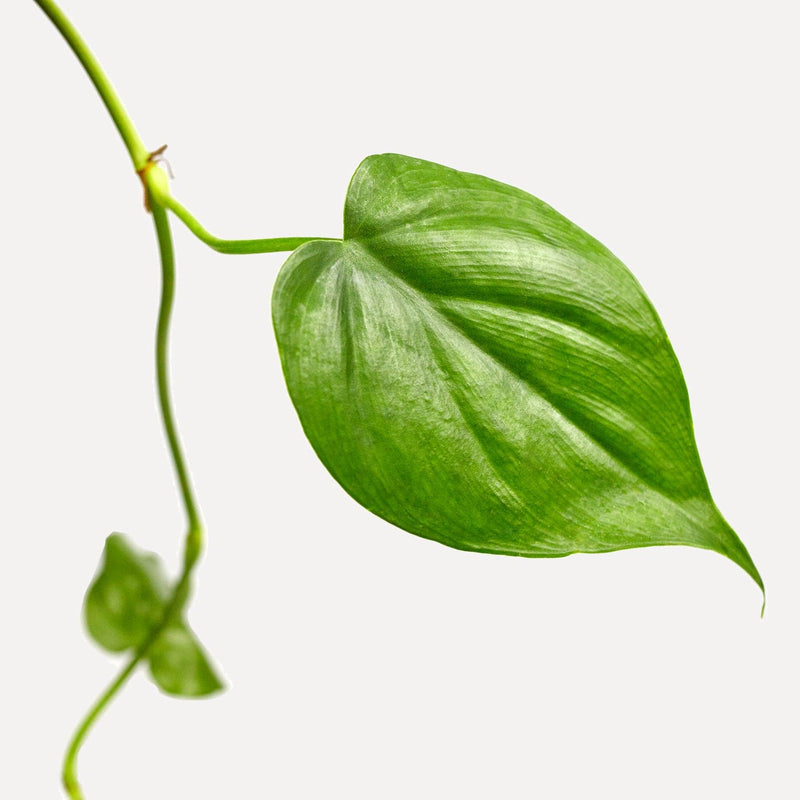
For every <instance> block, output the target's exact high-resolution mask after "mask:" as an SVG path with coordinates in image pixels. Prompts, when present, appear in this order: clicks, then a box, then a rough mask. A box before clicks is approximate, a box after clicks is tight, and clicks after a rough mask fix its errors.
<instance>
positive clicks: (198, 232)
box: [34, 0, 324, 253]
mask: <svg viewBox="0 0 800 800" xmlns="http://www.w3.org/2000/svg"><path fill="white" fill-rule="evenodd" d="M34 2H35V3H36V4H37V5H38V6H39V8H41V9H42V11H44V13H45V14H46V15H47V16H48V18H49V19H50V21H51V22H52V23H53V24H54V25H55V26H56V28H58V30H59V32H60V33H61V35H62V36H63V37H64V39H65V40H66V42H67V44H68V45H69V46H70V48H71V49H72V52H73V53H75V55H76V56H77V57H78V60H79V61H80V62H81V64H82V65H83V68H84V69H85V70H86V73H87V74H88V76H89V78H90V80H91V81H92V83H93V84H94V86H95V88H96V89H97V92H98V94H99V95H100V99H101V100H102V101H103V104H104V105H105V107H106V109H107V110H108V113H109V114H110V115H111V119H112V120H113V121H114V125H116V127H117V130H118V131H119V133H120V136H122V141H123V142H125V147H126V148H127V150H128V153H129V154H130V157H131V161H133V167H134V169H135V170H136V172H137V173H139V175H140V177H141V179H142V182H143V183H145V185H146V187H147V190H148V191H149V193H150V195H151V197H152V198H155V202H156V203H160V204H161V205H163V206H165V207H166V208H169V209H170V210H171V211H172V212H173V213H174V214H175V215H176V216H177V217H178V218H179V219H180V220H181V221H182V222H183V223H184V224H185V225H186V226H187V227H188V228H189V230H191V231H192V233H194V234H195V236H197V237H198V238H199V239H201V240H202V241H203V242H205V243H206V244H207V245H209V247H212V248H213V249H214V250H217V251H218V252H220V253H277V252H286V251H290V250H294V249H296V248H297V247H299V246H300V245H301V244H304V243H305V242H311V241H315V240H316V239H319V238H324V237H315V236H294V237H285V238H278V239H242V240H233V239H220V238H218V237H216V236H213V235H212V234H210V233H209V232H208V231H207V230H206V229H205V228H204V227H203V226H202V225H201V224H200V223H199V222H198V221H197V220H196V219H195V218H194V217H193V216H192V215H191V214H190V213H189V212H188V211H187V210H186V209H185V208H184V207H183V206H182V205H181V204H180V203H179V202H178V201H177V200H174V199H173V198H172V196H171V194H170V191H169V186H168V184H167V182H166V177H165V176H164V175H163V172H162V171H161V170H160V169H158V168H155V167H154V165H153V164H152V163H151V160H152V155H153V154H152V152H151V151H149V150H148V149H147V148H146V147H145V145H144V143H143V142H142V139H141V137H140V136H139V133H138V131H137V130H136V128H135V127H134V124H133V122H132V120H131V118H130V117H129V116H128V112H127V111H126V110H125V106H123V105H122V101H121V100H120V99H119V95H117V92H116V90H115V89H114V87H113V86H112V85H111V81H109V79H108V77H107V76H106V74H105V72H103V68H102V67H101V66H100V63H99V62H98V60H97V59H96V58H95V56H94V54H93V53H92V51H91V50H90V49H89V47H88V45H87V44H86V42H85V41H84V40H83V38H82V37H81V35H80V34H79V33H78V31H77V30H76V29H75V27H74V26H73V25H72V23H71V22H70V21H69V20H68V19H67V18H66V16H64V13H63V12H62V11H61V9H60V8H59V7H58V6H57V5H56V4H55V3H54V2H52V0H34Z"/></svg>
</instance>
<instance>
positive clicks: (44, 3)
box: [34, 0, 149, 170]
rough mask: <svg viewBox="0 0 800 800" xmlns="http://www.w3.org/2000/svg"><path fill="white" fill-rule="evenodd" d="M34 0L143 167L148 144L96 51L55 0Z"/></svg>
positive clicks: (128, 147) (126, 144) (146, 158)
mask: <svg viewBox="0 0 800 800" xmlns="http://www.w3.org/2000/svg"><path fill="white" fill-rule="evenodd" d="M34 2H35V3H36V5H38V6H39V8H41V9H42V11H44V13H45V14H46V15H47V16H48V18H49V19H50V21H51V22H52V23H53V25H55V26H56V28H58V30H59V32H60V33H61V35H62V36H63V37H64V39H66V41H67V44H68V45H69V46H70V48H71V49H72V52H73V53H75V55H76V56H77V57H78V61H80V62H81V64H82V65H83V68H84V69H85V70H86V73H87V74H88V75H89V78H90V79H91V81H92V83H93V84H94V87H95V89H97V92H98V94H99V95H100V98H101V100H102V101H103V104H104V105H105V107H106V108H107V109H108V113H109V114H110V115H111V119H112V120H113V121H114V125H116V126H117V130H118V131H119V134H120V136H121V137H122V140H123V141H124V142H125V147H126V148H127V149H128V153H129V154H130V157H131V160H132V161H133V167H134V169H136V170H140V169H143V168H144V166H145V164H147V160H148V157H149V153H148V151H147V148H146V147H145V146H144V143H143V142H142V140H141V137H140V136H139V133H138V132H137V130H136V128H135V127H134V125H133V122H132V121H131V118H130V117H129V116H128V112H127V111H125V106H123V105H122V101H121V100H120V99H119V96H118V95H117V92H116V90H115V89H114V87H113V86H112V85H111V81H109V80H108V77H107V76H106V74H105V73H104V72H103V68H102V67H101V66H100V64H99V62H98V61H97V59H96V58H95V57H94V54H93V53H92V51H91V50H90V49H89V47H88V45H87V44H86V42H84V40H83V38H82V37H81V35H80V34H79V33H78V31H77V30H76V29H75V28H74V27H73V25H72V23H71V22H70V21H69V20H68V19H67V18H66V17H65V16H64V14H63V12H62V11H61V9H60V8H59V7H58V6H57V5H56V4H55V3H54V2H53V1H52V0H34Z"/></svg>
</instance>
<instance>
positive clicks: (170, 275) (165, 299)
mask: <svg viewBox="0 0 800 800" xmlns="http://www.w3.org/2000/svg"><path fill="white" fill-rule="evenodd" d="M150 207H151V209H152V214H153V221H154V222H155V227H156V236H157V237H158V246H159V253H160V256H161V302H160V305H159V310H158V325H157V329H156V383H157V385H158V400H159V407H160V410H161V418H162V420H163V424H164V430H165V433H166V435H167V442H168V444H169V451H170V454H171V456H172V462H173V467H174V469H175V474H176V475H177V478H178V484H179V486H180V492H181V497H182V499H183V505H184V509H185V511H186V517H187V521H188V532H187V535H186V542H185V550H184V558H183V570H182V571H181V575H180V577H179V578H178V580H177V582H176V583H175V586H174V587H173V589H172V593H171V595H170V598H169V600H168V602H167V606H166V608H165V610H164V614H163V616H162V617H161V620H160V622H159V624H158V625H155V626H154V627H153V628H151V629H150V631H149V633H148V635H147V638H146V639H145V640H144V642H142V644H141V645H140V646H139V647H138V648H137V650H136V652H135V653H134V655H133V656H132V658H131V659H130V660H129V661H128V663H127V664H126V665H125V666H124V667H123V668H122V670H121V671H120V673H119V674H118V675H117V677H116V678H115V679H114V680H113V681H112V682H111V684H110V685H109V686H108V688H107V689H106V690H105V691H104V692H103V693H102V694H101V695H100V697H99V698H98V699H97V701H96V702H95V703H94V705H93V706H92V707H91V708H90V709H89V711H88V712H87V714H86V716H85V717H84V718H83V720H82V721H81V723H80V725H79V726H78V728H77V729H76V731H75V733H74V734H73V737H72V739H71V740H70V743H69V746H68V747H67V752H66V755H65V757H64V766H63V771H62V781H63V784H64V788H65V789H66V791H67V794H68V795H69V797H70V798H72V800H83V793H82V791H81V787H80V784H79V782H78V779H77V758H78V752H79V751H80V748H81V745H82V744H83V740H84V739H85V738H86V735H87V734H88V733H89V730H90V729H91V727H92V725H93V724H94V722H95V721H96V720H97V718H98V717H99V716H100V715H101V714H102V713H103V711H104V710H105V708H106V706H107V705H108V704H109V703H110V702H111V700H112V699H113V698H114V697H115V696H116V694H117V693H118V692H119V690H120V689H121V688H122V687H123V686H124V685H125V683H126V682H127V680H128V678H129V677H130V676H131V675H132V674H133V672H134V670H135V669H136V667H137V666H138V665H139V663H140V662H141V661H142V660H143V659H144V658H146V657H147V654H148V652H149V650H150V648H151V647H152V645H153V643H154V642H155V641H156V639H158V637H159V635H160V634H161V632H162V631H163V630H164V628H165V627H166V626H167V624H168V623H169V622H170V621H172V619H173V618H174V617H175V616H177V615H178V614H179V613H180V612H181V610H182V607H183V604H184V602H185V600H186V597H187V595H188V593H189V588H190V585H191V574H192V570H193V568H194V565H195V564H196V563H197V560H198V558H199V557H200V553H201V552H202V547H203V528H202V524H201V521H200V513H199V511H198V508H197V501H196V500H195V496H194V491H193V489H192V484H191V480H190V479H189V472H188V469H187V467H186V462H185V459H184V456H183V451H182V448H181V443H180V439H179V437H178V431H177V427H176V425H175V417H174V414H173V411H172V402H171V398H170V391H169V360H168V355H169V352H168V351H169V326H170V320H171V317H172V307H173V301H174V298H175V254H174V251H173V247H172V235H171V232H170V228H169V220H168V218H167V214H166V211H165V210H164V208H163V207H162V206H160V205H158V204H157V203H155V202H154V201H153V198H152V197H151V198H150Z"/></svg>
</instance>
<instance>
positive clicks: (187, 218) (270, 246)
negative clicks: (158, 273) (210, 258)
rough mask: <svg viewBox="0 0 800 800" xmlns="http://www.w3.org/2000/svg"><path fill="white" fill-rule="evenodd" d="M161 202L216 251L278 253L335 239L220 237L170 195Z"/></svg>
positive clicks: (317, 237) (309, 237)
mask: <svg viewBox="0 0 800 800" xmlns="http://www.w3.org/2000/svg"><path fill="white" fill-rule="evenodd" d="M159 200H160V202H162V203H163V204H164V205H165V206H166V207H167V208H168V209H169V210H170V211H172V213H173V214H175V216H176V217H178V219H179V220H181V222H183V224H184V225H186V227H187V228H188V229H189V230H190V231H191V232H192V233H193V234H194V235H195V236H196V237H197V238H198V239H200V241H202V242H205V243H206V244H207V245H208V246H209V247H211V248H212V249H213V250H216V251H217V252H218V253H230V254H235V255H240V254H249V253H280V252H287V251H290V250H296V249H297V248H298V247H300V245H301V244H305V243H306V242H316V241H320V240H321V241H337V240H331V239H327V238H325V237H321V236H290V237H284V238H281V239H220V238H219V237H218V236H214V235H213V234H211V233H209V232H208V231H207V230H206V229H205V228H204V227H203V226H202V225H201V224H200V223H199V222H198V220H197V219H196V218H195V217H194V216H193V215H192V214H190V213H189V211H188V210H187V209H186V208H185V207H184V206H183V205H181V204H180V203H179V202H178V201H177V200H176V199H175V198H174V197H172V195H166V196H160V197H159Z"/></svg>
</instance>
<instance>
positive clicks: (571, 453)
mask: <svg viewBox="0 0 800 800" xmlns="http://www.w3.org/2000/svg"><path fill="white" fill-rule="evenodd" d="M272 313H273V322H274V326H275V332H276V336H277V342H278V347H279V350H280V355H281V362H282V366H283V372H284V376H285V378H286V383H287V385H288V388H289V393H290V395H291V398H292V401H293V403H294V405H295V408H296V409H297V412H298V415H299V417H300V421H301V423H302V425H303V429H304V431H305V433H306V435H307V436H308V438H309V440H310V442H311V444H312V446H313V447H314V449H315V451H316V452H317V454H318V455H319V457H320V458H321V460H322V461H323V463H324V464H325V466H326V467H327V468H328V470H329V471H330V472H331V474H332V475H333V477H334V478H335V479H336V480H337V481H338V482H339V483H340V484H341V485H342V486H343V487H344V488H345V490H346V491H347V492H348V493H349V494H351V495H352V496H353V497H354V498H355V499H356V500H357V501H358V502H359V503H361V504H362V505H364V506H366V508H368V509H370V510H371V511H373V512H374V513H376V514H378V515H379V516H381V517H383V518H384V519H386V520H388V521H389V522H392V523H394V524H395V525H397V526H399V527H401V528H404V529H405V530H407V531H410V532H411V533H414V534H417V535H419V536H424V537H427V538H430V539H435V540H437V541H439V542H442V543H444V544H446V545H450V546H451V547H456V548H461V549H465V550H475V551H481V552H488V553H504V554H508V555H518V556H540V557H548V556H565V555H568V554H570V553H576V552H583V553H599V552H606V551H612V550H619V549H623V548H630V547H644V546H649V545H675V544H682V545H692V546H695V547H701V548H707V549H711V550H715V551H717V552H719V553H722V554H724V555H726V556H728V557H729V558H731V559H732V560H733V561H734V562H736V563H737V564H739V565H740V566H741V567H742V568H743V569H745V570H746V571H747V572H748V573H749V574H750V575H751V576H752V577H753V579H754V580H755V581H756V583H757V584H758V585H759V587H761V588H762V590H763V584H762V581H761V578H760V576H759V574H758V571H757V569H756V567H755V565H754V564H753V562H752V560H751V559H750V556H749V555H748V553H747V550H746V549H745V547H744V545H743V544H742V543H741V541H740V540H739V538H738V537H737V535H736V534H735V533H734V532H733V530H732V529H731V528H730V527H729V525H728V524H727V523H726V522H725V520H724V519H723V517H722V516H721V514H720V512H719V511H718V510H717V508H716V506H715V505H714V502H713V501H712V499H711V496H710V494H709V490H708V486H707V483H706V479H705V476H704V474H703V470H702V467H701V464H700V460H699V457H698V454H697V448H696V445H695V441H694V433H693V427H692V420H691V416H690V412H689V401H688V397H687V392H686V387H685V384H684V381H683V376H682V374H681V371H680V368H679V366H678V362H677V360H676V358H675V355H674V353H673V350H672V347H671V346H670V343H669V341H668V339H667V336H666V334H665V332H664V329H663V327H662V325H661V322H660V320H659V318H658V316H657V315H656V313H655V311H654V309H653V307H652V306H651V304H650V302H649V300H648V299H647V297H646V295H645V294H644V291H643V290H642V288H641V286H640V285H639V283H638V282H637V281H636V279H635V278H634V277H633V275H632V274H631V273H630V272H629V271H628V269H627V268H626V267H625V266H624V265H623V264H622V263H621V262H620V261H619V260H618V259H617V258H616V257H615V256H614V255H613V254H612V253H611V252H610V251H609V250H608V249H606V248H605V247H604V246H603V245H602V244H600V243H599V242H597V241H596V240H595V239H593V238H592V237H591V236H589V235H588V234H587V233H585V232H584V231H582V230H581V229H580V228H578V227H577V226H576V225H574V224H572V223H571V222H570V221H569V220H567V219H566V218H564V217H563V216H561V215H560V214H558V213H557V212H556V211H554V210H553V209H552V208H551V207H550V206H548V205H547V204H545V203H543V202H542V201H541V200H538V199H537V198H535V197H533V196H531V195H529V194H527V193H525V192H523V191H521V190H519V189H515V188H513V187H511V186H507V185H505V184H502V183H498V182H496V181H493V180H490V179H488V178H484V177H481V176H479V175H472V174H467V173H464V172H459V171H456V170H453V169H449V168H447V167H443V166H440V165H438V164H433V163H430V162H426V161H421V160H418V159H414V158H408V157H405V156H400V155H379V156H371V157H369V158H367V159H366V160H365V161H364V162H362V164H361V165H360V166H359V168H358V170H357V171H356V173H355V175H354V176H353V179H352V181H351V184H350V188H349V191H348V194H347V200H346V204H345V212H344V238H343V240H342V241H341V242H335V241H333V242H329V241H318V242H311V243H308V244H305V245H303V246H302V247H300V248H298V249H297V250H296V251H295V252H294V253H293V254H292V255H291V256H290V257H289V259H288V260H287V262H286V264H285V265H284V266H283V268H282V270H281V273H280V275H279V277H278V280H277V283H276V286H275V290H274V293H273V300H272Z"/></svg>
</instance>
